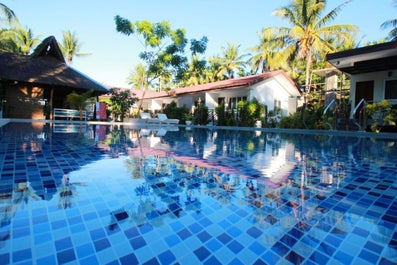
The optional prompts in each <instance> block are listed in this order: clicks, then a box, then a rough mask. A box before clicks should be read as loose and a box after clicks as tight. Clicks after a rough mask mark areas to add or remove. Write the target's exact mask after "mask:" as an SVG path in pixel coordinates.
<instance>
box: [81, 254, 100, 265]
mask: <svg viewBox="0 0 397 265" xmlns="http://www.w3.org/2000/svg"><path fill="white" fill-rule="evenodd" d="M99 264H100V263H99V261H98V259H97V257H96V256H90V257H87V258H83V259H80V265H99Z"/></svg>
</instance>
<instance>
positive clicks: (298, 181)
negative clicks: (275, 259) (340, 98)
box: [0, 126, 397, 248]
mask: <svg viewBox="0 0 397 265" xmlns="http://www.w3.org/2000/svg"><path fill="white" fill-rule="evenodd" d="M92 132H93V134H92V135H90V134H84V135H81V134H80V135H73V134H72V135H70V134H68V135H66V134H56V133H52V132H51V131H45V133H44V134H43V132H42V131H40V132H31V131H30V132H28V130H21V131H20V132H19V134H15V133H13V131H11V130H10V131H7V130H4V131H3V132H1V133H2V135H1V136H2V137H3V138H6V139H8V141H10V142H12V141H14V142H13V145H12V147H13V148H15V149H16V151H15V150H12V152H9V150H8V148H9V147H8V146H6V145H4V146H3V145H0V148H2V150H1V151H2V152H0V156H2V158H3V160H4V161H6V160H7V161H6V162H5V163H4V165H3V167H2V169H3V172H2V179H1V184H2V187H1V188H2V189H1V191H0V203H1V205H0V218H1V222H0V224H1V227H0V228H1V229H0V244H1V243H2V242H6V241H7V240H9V238H10V229H11V228H10V223H11V221H12V218H14V216H15V215H16V213H17V211H18V210H19V209H22V208H24V207H25V206H27V207H28V206H29V205H28V204H30V203H31V201H36V200H40V202H41V203H43V204H45V205H50V206H54V205H55V207H58V208H60V209H65V212H67V211H68V210H70V209H69V208H71V207H74V208H78V207H79V203H78V202H79V201H80V200H81V201H82V202H85V203H88V202H91V201H95V207H98V208H100V209H101V210H100V211H101V214H103V212H105V211H106V217H108V216H109V215H108V214H110V220H109V223H108V227H107V229H108V232H109V231H113V232H116V231H121V229H120V227H121V226H131V225H136V226H145V225H148V226H153V227H161V226H163V225H164V224H167V223H168V222H169V221H170V220H175V219H182V218H185V217H186V218H187V217H189V218H192V217H193V218H192V219H195V218H197V219H199V218H201V217H203V216H206V217H207V216H208V218H214V219H216V218H218V217H219V218H227V217H226V216H222V214H223V213H224V211H225V209H237V210H236V212H235V213H234V214H235V215H236V216H238V217H239V218H242V219H244V220H246V221H247V222H249V223H250V224H254V225H255V226H256V227H258V228H259V229H260V230H261V231H263V230H266V233H264V235H263V237H262V238H261V240H262V243H263V244H264V245H265V246H267V247H269V248H271V247H272V246H273V245H274V243H275V242H278V241H279V240H280V237H281V236H282V235H284V234H285V232H286V231H289V230H291V229H293V228H297V229H300V231H305V232H307V233H308V234H309V235H310V236H311V235H313V234H321V233H322V232H330V233H333V234H347V233H349V232H351V229H352V226H353V224H354V219H355V218H361V220H364V221H365V222H368V223H371V220H372V219H373V218H374V215H373V212H369V211H366V209H364V207H363V206H361V205H360V206H357V205H356V204H357V201H358V199H357V198H355V197H354V196H349V195H350V193H349V190H350V189H352V190H353V189H355V188H357V189H359V191H360V192H361V191H362V193H363V195H360V196H363V197H365V196H367V192H368V193H369V192H372V194H370V195H373V194H374V192H373V191H370V190H367V189H368V187H367V186H365V185H364V184H362V183H364V182H365V181H366V180H367V179H368V178H371V179H370V180H371V182H372V183H378V186H377V187H378V188H379V189H383V190H386V189H387V187H388V186H392V185H395V182H394V180H390V177H389V176H390V175H391V174H392V173H393V172H395V164H396V161H397V159H396V154H397V152H396V148H397V145H396V144H395V140H383V139H369V138H349V137H328V136H324V135H287V134H276V133H266V132H262V133H260V134H258V133H255V132H249V131H228V130H224V131H223V130H207V129H195V128H190V130H180V131H177V132H174V131H168V132H164V129H163V131H162V133H161V134H157V133H156V129H151V130H150V131H148V130H145V131H144V132H141V131H140V130H135V129H128V128H123V127H114V128H112V127H106V129H104V128H100V126H96V127H95V130H92ZM105 132H107V134H106V133H105ZM95 133H100V134H101V135H100V136H99V135H98V136H97V135H95ZM39 135H40V137H39ZM84 137H85V138H84ZM10 146H11V145H10ZM10 149H11V148H10ZM10 153H12V154H10ZM15 159H20V160H19V161H17V162H15V164H16V165H18V166H16V167H15V168H14V166H13V163H14V160H15ZM103 160H109V161H111V162H112V163H116V164H117V163H118V162H119V161H120V162H121V163H120V165H121V166H120V167H119V168H112V169H111V170H112V172H111V174H110V175H106V176H105V174H106V172H107V173H109V172H108V171H107V169H101V168H95V170H94V171H93V172H92V171H91V172H88V173H87V172H86V171H85V170H87V167H86V166H87V165H89V164H91V165H92V166H93V167H95V165H96V164H95V163H96V162H100V161H103ZM10 161H11V162H10ZM10 165H12V166H10ZM17 167H19V168H18V170H16V168H17ZM26 168H29V170H27V169H26ZM102 170H103V171H104V172H105V173H104V172H102ZM16 171H17V173H16V174H15V172H16ZM16 175H17V176H18V177H15V176H16ZM75 175H77V177H76V181H75V182H71V181H70V179H69V176H72V177H73V178H74V176H75ZM368 176H370V177H368ZM7 178H8V179H7ZM85 178H86V179H85ZM3 179H4V180H3ZM9 179H12V181H9ZM21 179H23V181H21ZM102 179H103V180H102ZM100 181H103V183H101V182H100ZM9 183H11V185H10V186H9V185H8V184H9ZM120 183H121V184H120ZM12 185H14V186H12ZM112 185H113V186H112ZM116 185H125V186H126V190H127V192H126V193H128V196H126V197H127V199H125V200H120V201H118V200H116V199H114V200H113V201H108V200H107V199H108V196H109V195H114V194H112V193H113V190H112V189H111V188H114V187H115V186H116ZM108 186H109V187H108ZM33 187H34V188H33ZM94 189H98V190H97V191H99V192H97V193H95V192H94V193H90V191H91V190H94ZM104 190H105V191H106V192H104ZM383 190H382V191H383ZM382 191H377V192H378V193H379V194H380V193H381V192H382ZM90 194H94V195H95V196H98V197H100V198H96V197H93V198H92V197H88V196H89V195H90ZM115 194H116V195H117V196H118V195H119V194H120V196H123V194H124V193H122V192H120V193H115ZM52 195H57V196H58V197H57V200H52ZM355 196H358V195H355ZM390 196H391V195H390V194H386V195H385V197H386V198H387V199H389V197H390ZM87 197H88V198H87ZM96 199H98V202H96ZM102 201H103V202H104V203H103V202H102ZM360 202H361V201H360ZM87 208H89V207H87ZM82 209H84V208H81V209H78V210H81V211H83V210H82ZM103 209H105V210H103ZM350 209H353V210H352V211H350ZM362 209H364V210H365V211H361V212H360V210H362ZM58 212H59V210H58ZM62 212H63V211H62ZM98 212H99V210H98ZM49 214H50V213H49ZM218 215H219V216H218ZM214 216H216V217H214ZM386 218H393V217H386ZM352 219H353V221H352ZM222 220H223V219H222ZM225 220H226V219H225ZM393 220H394V219H393ZM227 221H231V220H227ZM379 230H381V229H379ZM382 233H383V231H380V232H379V234H381V235H382Z"/></svg>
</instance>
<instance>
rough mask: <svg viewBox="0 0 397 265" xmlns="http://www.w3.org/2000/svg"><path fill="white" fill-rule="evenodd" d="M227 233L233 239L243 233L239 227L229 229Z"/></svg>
mask: <svg viewBox="0 0 397 265" xmlns="http://www.w3.org/2000/svg"><path fill="white" fill-rule="evenodd" d="M227 233H228V234H229V235H231V236H232V237H234V238H236V237H238V236H239V235H241V234H242V231H241V230H240V229H239V228H238V227H236V226H232V227H230V228H229V229H227Z"/></svg>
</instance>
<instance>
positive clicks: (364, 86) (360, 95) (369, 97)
mask: <svg viewBox="0 0 397 265" xmlns="http://www.w3.org/2000/svg"><path fill="white" fill-rule="evenodd" d="M362 99H365V101H366V102H371V103H372V101H373V100H374V81H373V80H371V81H362V82H357V83H356V97H355V99H354V108H356V106H357V104H358V103H359V102H360V101H361V100H362ZM363 106H364V105H362V106H360V107H359V108H358V109H357V111H356V113H353V114H354V116H355V117H356V118H359V115H360V112H361V110H362V108H363Z"/></svg>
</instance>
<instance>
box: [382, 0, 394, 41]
mask: <svg viewBox="0 0 397 265" xmlns="http://www.w3.org/2000/svg"><path fill="white" fill-rule="evenodd" d="M393 3H394V7H397V0H393ZM380 27H381V29H388V28H391V30H390V32H389V34H388V36H387V39H388V40H391V41H394V40H397V18H394V19H390V20H387V21H385V22H383V23H382V25H380Z"/></svg>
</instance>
